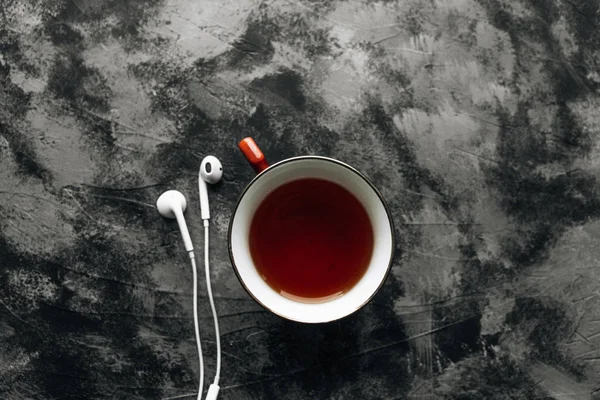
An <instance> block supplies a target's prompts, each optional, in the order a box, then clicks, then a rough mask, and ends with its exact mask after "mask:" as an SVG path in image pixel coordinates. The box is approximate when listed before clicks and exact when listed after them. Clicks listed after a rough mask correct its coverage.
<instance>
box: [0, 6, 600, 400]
mask: <svg viewBox="0 0 600 400" xmlns="http://www.w3.org/2000/svg"><path fill="white" fill-rule="evenodd" d="M599 63H600V5H599V3H598V2H597V1H596V0H540V1H534V0H510V1H509V0H396V1H383V0H382V1H370V0H369V1H341V0H339V1H338V0H332V1H323V0H299V1H298V0H268V1H253V0H236V1H229V0H227V1H218V2H217V1H207V0H204V1H191V0H146V1H142V0H102V1H98V0H67V1H59V0H35V1H34V0H3V1H2V3H1V4H0V398H2V399H48V400H50V399H52V400H58V399H105V398H109V399H164V400H166V399H177V398H194V396H195V391H196V387H197V382H198V380H197V379H198V377H197V375H198V367H197V359H196V357H197V355H196V350H195V343H194V334H193V324H192V304H191V286H192V281H191V271H190V267H189V265H188V260H187V257H186V255H185V252H184V250H183V246H182V243H181V239H180V235H179V231H178V229H177V227H176V225H175V223H173V222H172V221H167V220H164V219H162V218H161V217H160V216H159V215H158V213H157V212H156V209H155V206H154V203H155V200H156V198H157V197H158V195H159V194H160V193H161V192H162V191H164V190H166V189H171V188H176V189H179V190H181V191H182V192H183V193H185V194H186V196H187V197H188V201H189V208H188V210H187V221H188V226H189V228H190V231H191V233H192V236H193V239H194V241H195V243H196V247H201V243H202V237H201V233H202V223H201V220H200V212H199V204H198V195H197V186H196V185H197V183H196V179H197V171H198V167H199V164H200V161H201V160H202V158H203V157H204V156H205V155H208V154H213V155H216V156H218V157H219V158H220V159H221V160H222V162H223V165H224V169H225V177H224V180H223V181H222V183H220V184H218V185H216V186H215V187H211V188H210V197H211V204H212V207H211V211H212V214H213V225H212V227H211V229H212V231H211V232H212V238H213V239H212V243H211V251H212V260H213V274H212V277H213V282H214V283H213V288H214V289H213V290H214V291H215V294H216V296H217V299H216V301H217V309H218V312H219V315H220V320H221V328H222V341H223V350H224V352H223V357H224V358H223V371H222V379H221V387H222V390H221V395H220V399H242V400H245V399H271V398H272V399H282V398H285V399H293V400H299V399H354V398H356V399H433V400H442V399H443V400H459V399H460V400H467V399H468V400H471V399H473V400H475V399H493V400H495V399H498V400H500V399H556V400H564V399H573V400H575V399H577V400H579V399H598V398H600V383H599V379H598V376H599V373H600V363H599V362H598V360H599V354H598V349H599V346H600V313H599V310H600V298H599V296H598V293H599V284H598V283H599V282H600V272H599V271H600V267H599V262H600V261H599V260H600V250H598V249H599V248H600V246H599V245H600V239H599V238H598V237H599V234H600V223H599V221H598V219H599V216H600V196H599V194H600V193H599V186H598V176H599V174H600V163H599V162H598V160H599V159H600V151H599V146H598V144H599V136H598V135H599V133H600V111H599V110H600V107H599V106H600V102H599V84H600V72H599V68H598V66H599ZM245 136H252V137H254V138H255V140H256V141H257V142H258V143H259V144H260V146H261V147H262V149H263V151H264V152H265V153H266V154H267V156H268V158H269V159H270V160H271V161H278V160H281V159H284V158H287V157H290V156H295V155H302V154H318V155H325V156H331V157H335V158H338V159H340V160H342V161H345V162H347V163H350V164H352V165H353V166H355V167H356V168H358V169H360V170H361V171H363V172H364V173H365V174H367V175H368V176H369V177H370V178H371V179H372V180H373V182H374V183H375V184H376V185H377V186H378V188H379V189H380V190H381V191H382V192H383V194H384V196H385V197H386V199H387V201H388V203H389V205H390V207H391V209H392V213H393V216H394V221H395V224H396V235H397V249H396V258H395V262H394V266H393V270H392V273H391V274H390V276H389V279H388V280H387V282H386V283H385V285H384V286H383V288H382V290H381V291H380V292H379V293H378V294H377V296H376V297H375V299H374V300H373V301H372V302H371V303H370V304H369V305H367V306H366V307H365V308H363V309H362V310H360V311H359V312H357V313H355V314H353V315H351V316H349V317H347V318H345V319H343V320H341V321H337V322H333V323H329V324H322V325H302V324H298V323H293V322H288V321H285V320H282V319H281V318H278V317H276V316H274V315H272V314H271V313H269V312H267V311H265V310H264V309H262V308H261V307H260V306H259V305H257V304H256V303H255V302H254V301H253V300H252V299H251V298H250V297H249V296H248V295H247V294H246V293H245V291H244V290H243V289H242V287H241V286H240V284H239V283H238V281H237V279H236V278H235V274H234V273H233V271H232V269H231V265H230V262H229V258H228V255H227V243H226V237H227V226H228V222H229V218H230V216H231V212H232V209H233V207H234V205H235V202H236V200H237V198H238V196H239V195H240V193H241V191H242V190H243V188H244V186H245V185H246V183H247V182H249V180H250V179H251V178H252V176H253V173H252V171H251V170H250V168H249V167H248V166H247V164H246V162H245V160H244V159H243V158H242V156H241V155H240V154H239V153H238V150H237V148H236V144H237V142H238V141H239V140H240V139H241V138H243V137H245ZM200 288H201V294H202V296H203V299H202V301H201V305H200V318H201V335H202V337H203V339H204V340H203V344H204V349H205V362H206V364H207V375H206V381H207V382H209V381H210V380H211V379H212V376H213V374H214V367H215V365H214V364H215V348H214V344H215V343H214V333H213V330H212V325H211V324H212V322H211V315H210V310H209V307H208V302H207V301H206V298H205V297H204V296H205V293H206V290H205V289H206V287H205V283H204V280H201V281H200Z"/></svg>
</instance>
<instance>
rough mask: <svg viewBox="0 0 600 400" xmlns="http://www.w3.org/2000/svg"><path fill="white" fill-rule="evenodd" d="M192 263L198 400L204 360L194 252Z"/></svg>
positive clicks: (202, 378) (200, 397) (201, 385)
mask: <svg viewBox="0 0 600 400" xmlns="http://www.w3.org/2000/svg"><path fill="white" fill-rule="evenodd" d="M189 255H190V260H191V261H192V273H193V275H194V295H193V302H194V331H195V333H196V346H197V347H198V361H199V363H200V384H199V386H198V400H201V399H202V387H203V386H204V359H203V357H202V345H201V344H200V327H199V324H198V271H197V269H196V260H195V257H194V252H190V253H189Z"/></svg>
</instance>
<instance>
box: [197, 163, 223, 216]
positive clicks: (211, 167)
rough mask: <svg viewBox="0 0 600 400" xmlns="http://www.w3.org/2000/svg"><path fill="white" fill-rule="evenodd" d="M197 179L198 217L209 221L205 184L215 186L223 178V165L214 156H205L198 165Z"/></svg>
mask: <svg viewBox="0 0 600 400" xmlns="http://www.w3.org/2000/svg"><path fill="white" fill-rule="evenodd" d="M199 175H200V176H199V179H198V191H199V192H200V216H201V217H202V219H203V220H204V221H207V220H209V219H210V209H209V206H208V189H207V188H206V183H207V182H208V183H211V184H215V183H217V182H219V181H220V180H221V177H223V165H222V164H221V161H219V159H218V158H217V157H215V156H206V157H204V160H202V163H201V164H200V173H199Z"/></svg>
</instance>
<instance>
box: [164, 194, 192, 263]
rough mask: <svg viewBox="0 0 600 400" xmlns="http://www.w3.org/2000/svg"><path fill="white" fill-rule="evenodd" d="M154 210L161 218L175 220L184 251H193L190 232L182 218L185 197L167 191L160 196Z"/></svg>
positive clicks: (185, 205) (185, 204) (185, 203)
mask: <svg viewBox="0 0 600 400" xmlns="http://www.w3.org/2000/svg"><path fill="white" fill-rule="evenodd" d="M156 208H157V209H158V212H159V213H160V215H162V216H163V217H165V218H171V219H173V218H175V219H176V220H177V224H178V225H179V230H180V231H181V237H182V238H183V243H184V245H185V249H186V250H187V251H188V253H189V252H191V251H193V250H194V246H193V245H192V239H191V238H190V232H189V231H188V228H187V224H186V223H185V218H183V213H184V212H185V209H186V208H187V201H186V200H185V196H184V195H183V194H182V193H181V192H178V191H177V190H168V191H166V192H164V193H163V194H161V195H160V197H159V198H158V200H156Z"/></svg>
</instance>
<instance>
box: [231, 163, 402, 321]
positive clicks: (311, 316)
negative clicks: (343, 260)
mask: <svg viewBox="0 0 600 400" xmlns="http://www.w3.org/2000/svg"><path fill="white" fill-rule="evenodd" d="M303 178H319V179H324V180H328V181H331V182H334V183H337V184H338V185H340V186H342V187H344V188H345V189H346V190H348V191H349V192H350V193H352V194H353V195H354V196H355V197H356V198H357V199H358V200H359V201H360V202H361V203H362V205H363V206H364V207H365V210H366V211H367V214H368V216H369V218H370V220H371V225H372V227H373V234H374V245H373V255H372V257H371V262H370V264H369V266H368V267H367V270H366V272H365V274H364V276H363V277H362V279H361V280H360V281H359V282H358V283H357V284H356V285H355V286H354V287H353V288H352V289H350V290H349V291H348V292H346V293H344V294H343V295H341V296H339V297H337V298H334V299H332V300H329V301H326V302H323V303H304V302H299V301H295V300H291V299H289V298H287V297H284V296H283V295H281V294H279V293H277V292H276V291H275V290H273V289H272V288H271V287H270V286H269V285H268V284H267V283H266V282H265V281H264V280H263V278H262V277H261V276H260V275H259V273H258V271H257V269H256V267H255V266H254V262H253V260H252V256H251V255H250V246H249V234H250V224H251V223H252V218H253V216H254V213H255V212H256V210H257V208H258V206H259V205H260V204H261V202H262V201H263V200H264V199H265V197H266V196H267V195H268V194H269V193H271V192H272V191H273V190H275V189H276V188H278V187H279V186H281V185H283V184H285V183H288V182H290V181H293V180H297V179H303ZM393 252H394V228H393V224H392V219H391V216H390V214H389V211H388V209H387V207H386V205H385V201H384V200H383V198H382V196H381V194H380V193H379V192H378V191H377V189H376V188H375V187H374V186H373V185H372V184H371V183H370V181H369V180H368V179H367V178H366V177H364V175H362V174H361V173H360V172H358V171H357V170H355V169H354V168H352V167H350V166H349V165H347V164H344V163H342V162H340V161H337V160H334V159H331V158H326V157H317V156H306V157H296V158H290V159H287V160H284V161H281V162H279V163H277V164H274V165H272V166H271V167H269V168H268V169H267V170H265V171H263V172H262V173H261V174H259V175H258V176H256V178H254V180H252V182H250V184H249V185H248V186H247V187H246V190H245V191H244V193H242V196H241V197H240V199H239V201H238V204H237V207H236V210H235V212H234V214H233V217H232V219H231V222H230V226H229V254H230V257H231V261H232V263H233V267H234V270H235V272H236V274H237V275H238V278H239V279H240V282H241V283H242V285H243V286H244V287H245V289H246V290H247V291H248V293H249V294H250V295H251V296H252V297H254V299H255V300H256V301H258V302H259V303H260V304H261V305H262V306H263V307H265V308H267V309H268V310H270V311H272V312H273V313H275V314H277V315H279V316H281V317H284V318H287V319H290V320H294V321H299V322H306V323H319V322H327V321H333V320H336V319H339V318H342V317H345V316H347V315H349V314H351V313H353V312H354V311H356V310H358V309H359V308H361V307H362V306H363V305H364V304H366V303H367V302H368V301H369V300H370V299H371V297H373V296H374V295H375V293H376V292H377V290H378V289H379V287H380V286H381V285H382V284H383V282H384V280H385V278H386V276H387V273H388V271H389V268H390V266H391V262H392V256H393Z"/></svg>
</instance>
